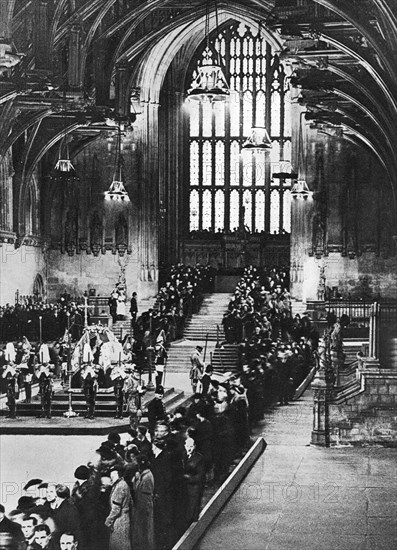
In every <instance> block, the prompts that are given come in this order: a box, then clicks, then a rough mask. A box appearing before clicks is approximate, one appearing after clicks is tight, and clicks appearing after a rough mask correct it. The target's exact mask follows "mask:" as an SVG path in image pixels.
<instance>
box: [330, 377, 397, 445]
mask: <svg viewBox="0 0 397 550" xmlns="http://www.w3.org/2000/svg"><path fill="white" fill-rule="evenodd" d="M353 393H354V394H353V395H351V396H350V397H347V398H345V399H344V400H342V402H340V403H337V402H336V403H331V404H330V407H329V426H330V442H331V445H335V444H353V445H363V444H364V445H365V444H379V445H385V446H397V371H396V370H393V371H391V370H387V369H379V368H370V369H368V368H365V366H364V368H363V369H359V370H358V373H357V388H356V392H353ZM339 400H340V399H339Z"/></svg>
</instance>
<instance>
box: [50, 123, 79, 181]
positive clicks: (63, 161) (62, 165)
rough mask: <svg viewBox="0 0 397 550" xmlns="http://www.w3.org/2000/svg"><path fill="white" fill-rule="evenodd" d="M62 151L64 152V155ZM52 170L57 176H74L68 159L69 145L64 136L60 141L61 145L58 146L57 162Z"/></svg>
mask: <svg viewBox="0 0 397 550" xmlns="http://www.w3.org/2000/svg"><path fill="white" fill-rule="evenodd" d="M65 131H66V130H65ZM62 150H64V153H63V151H62ZM54 170H55V172H56V173H57V174H59V175H72V176H74V175H75V172H76V171H75V168H74V166H73V164H72V163H71V161H70V158H69V145H68V142H67V138H66V135H65V136H64V137H63V138H62V140H61V145H60V146H59V156H58V162H57V163H56V165H55V167H54Z"/></svg>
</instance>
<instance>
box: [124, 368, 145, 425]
mask: <svg viewBox="0 0 397 550" xmlns="http://www.w3.org/2000/svg"><path fill="white" fill-rule="evenodd" d="M135 366H136V365H132V366H131V372H130V375H129V376H128V378H126V379H125V382H124V386H123V392H124V397H125V402H126V404H127V412H128V414H129V416H130V426H131V428H135V429H136V428H137V427H138V425H139V423H140V421H141V418H142V394H143V393H144V392H145V390H144V389H143V388H142V384H141V380H140V375H139V372H137V371H136V370H135V369H134V367H135Z"/></svg>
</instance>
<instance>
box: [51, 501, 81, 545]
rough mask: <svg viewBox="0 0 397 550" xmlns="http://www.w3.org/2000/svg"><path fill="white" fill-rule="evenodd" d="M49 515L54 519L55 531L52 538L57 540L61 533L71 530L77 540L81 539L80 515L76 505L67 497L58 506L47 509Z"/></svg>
mask: <svg viewBox="0 0 397 550" xmlns="http://www.w3.org/2000/svg"><path fill="white" fill-rule="evenodd" d="M49 516H50V517H51V518H52V519H53V520H54V523H55V526H56V533H54V539H55V541H56V542H58V541H59V539H60V536H61V535H62V533H65V532H71V533H74V534H75V535H76V538H77V540H78V541H81V524H80V516H79V513H78V510H77V508H76V505H75V504H74V503H73V502H72V501H71V500H69V499H66V500H64V501H63V502H61V504H60V505H59V506H58V508H55V509H52V508H50V509H49Z"/></svg>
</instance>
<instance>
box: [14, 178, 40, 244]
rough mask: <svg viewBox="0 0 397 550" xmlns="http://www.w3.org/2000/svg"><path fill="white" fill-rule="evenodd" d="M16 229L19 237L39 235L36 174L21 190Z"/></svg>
mask: <svg viewBox="0 0 397 550" xmlns="http://www.w3.org/2000/svg"><path fill="white" fill-rule="evenodd" d="M18 227H19V233H20V235H24V236H28V235H38V234H39V231H40V227H39V188H38V182H37V177H36V174H33V175H32V176H31V178H30V179H29V181H28V182H27V183H25V184H24V185H23V187H22V189H21V193H20V201H19V211H18Z"/></svg>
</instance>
